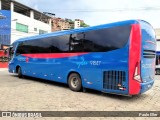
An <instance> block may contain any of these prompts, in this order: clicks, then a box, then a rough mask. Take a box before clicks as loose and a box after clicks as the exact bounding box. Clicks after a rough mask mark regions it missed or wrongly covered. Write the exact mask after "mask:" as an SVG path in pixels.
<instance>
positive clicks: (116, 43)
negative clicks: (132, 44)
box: [71, 25, 131, 52]
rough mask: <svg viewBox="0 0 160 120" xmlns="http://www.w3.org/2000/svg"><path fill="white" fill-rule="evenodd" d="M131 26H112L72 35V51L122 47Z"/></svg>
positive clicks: (102, 50)
mask: <svg viewBox="0 0 160 120" xmlns="http://www.w3.org/2000/svg"><path fill="white" fill-rule="evenodd" d="M130 30H131V26H130V25H127V26H120V27H112V28H107V29H100V30H93V31H89V32H83V33H79V34H75V35H72V37H71V38H72V40H71V43H72V44H71V48H72V49H71V51H73V52H75V51H76V52H81V51H84V52H106V51H111V50H115V49H119V48H122V47H124V46H125V45H126V43H127V42H128V39H129V36H130Z"/></svg>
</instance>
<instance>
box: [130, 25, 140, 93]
mask: <svg viewBox="0 0 160 120" xmlns="http://www.w3.org/2000/svg"><path fill="white" fill-rule="evenodd" d="M141 44H142V43H141V28H140V25H139V24H133V25H132V29H131V34H130V48H129V94H130V95H135V94H139V93H140V89H141V88H140V87H141V86H140V83H139V82H138V81H136V80H134V72H135V67H136V64H137V62H139V63H140V60H141Z"/></svg>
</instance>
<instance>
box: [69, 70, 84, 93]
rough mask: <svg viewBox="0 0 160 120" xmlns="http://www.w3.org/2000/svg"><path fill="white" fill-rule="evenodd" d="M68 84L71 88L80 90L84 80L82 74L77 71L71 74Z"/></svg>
mask: <svg viewBox="0 0 160 120" xmlns="http://www.w3.org/2000/svg"><path fill="white" fill-rule="evenodd" d="M68 85H69V88H70V89H71V90H73V91H76V92H79V91H80V90H81V88H82V80H81V78H80V76H79V75H78V74H76V73H72V74H70V76H69V78H68Z"/></svg>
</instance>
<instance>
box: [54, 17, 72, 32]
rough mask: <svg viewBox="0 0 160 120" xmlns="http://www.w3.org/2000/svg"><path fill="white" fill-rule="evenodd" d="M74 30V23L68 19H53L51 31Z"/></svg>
mask: <svg viewBox="0 0 160 120" xmlns="http://www.w3.org/2000/svg"><path fill="white" fill-rule="evenodd" d="M73 28H74V23H73V22H72V21H71V20H70V19H62V18H53V19H52V31H61V30H70V29H73Z"/></svg>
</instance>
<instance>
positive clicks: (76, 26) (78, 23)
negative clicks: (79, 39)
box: [74, 19, 81, 28]
mask: <svg viewBox="0 0 160 120" xmlns="http://www.w3.org/2000/svg"><path fill="white" fill-rule="evenodd" d="M80 27H81V20H80V19H75V21H74V28H80Z"/></svg>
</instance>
